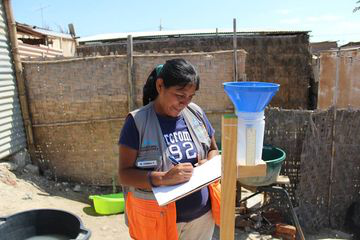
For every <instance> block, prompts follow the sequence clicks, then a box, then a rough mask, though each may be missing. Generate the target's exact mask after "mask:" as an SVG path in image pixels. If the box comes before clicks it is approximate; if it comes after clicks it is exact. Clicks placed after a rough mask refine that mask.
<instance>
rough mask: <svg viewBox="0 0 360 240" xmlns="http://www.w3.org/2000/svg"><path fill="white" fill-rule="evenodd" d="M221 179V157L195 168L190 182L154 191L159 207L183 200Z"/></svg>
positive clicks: (158, 188)
mask: <svg viewBox="0 0 360 240" xmlns="http://www.w3.org/2000/svg"><path fill="white" fill-rule="evenodd" d="M220 178H221V155H217V156H215V157H213V158H212V159H210V160H208V161H206V162H205V163H204V164H202V165H200V166H198V167H195V168H194V171H193V175H192V176H191V178H190V180H189V181H187V182H185V183H180V184H177V185H172V186H161V187H154V188H152V191H153V193H154V195H155V198H156V201H157V202H158V204H159V206H164V205H166V204H169V203H171V202H174V201H176V200H178V199H180V198H183V197H185V196H187V195H189V194H191V193H193V192H195V191H197V190H199V189H201V188H203V187H205V186H207V185H209V184H211V183H213V182H215V181H216V180H218V179H220Z"/></svg>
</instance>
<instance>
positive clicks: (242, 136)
mask: <svg viewBox="0 0 360 240" xmlns="http://www.w3.org/2000/svg"><path fill="white" fill-rule="evenodd" d="M236 115H237V117H238V127H237V161H236V162H237V165H238V166H240V165H242V166H244V165H245V166H254V165H257V164H260V163H261V155H262V149H263V143H264V130H265V120H264V119H265V116H264V111H261V112H237V113H236Z"/></svg>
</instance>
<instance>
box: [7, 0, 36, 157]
mask: <svg viewBox="0 0 360 240" xmlns="http://www.w3.org/2000/svg"><path fill="white" fill-rule="evenodd" d="M3 5H4V9H5V15H6V21H7V27H8V31H9V37H10V43H11V51H12V58H13V61H14V65H15V77H16V84H17V90H18V95H19V101H20V107H21V114H22V118H23V121H24V127H25V132H26V141H27V145H28V150H29V153H30V156H31V159H32V161H33V162H34V161H36V155H35V144H34V136H33V128H32V123H31V118H30V113H29V104H28V100H27V96H26V87H25V79H24V74H23V70H22V69H23V68H22V64H21V60H20V54H19V46H18V42H17V32H16V23H15V20H14V16H13V12H12V8H11V5H10V0H3Z"/></svg>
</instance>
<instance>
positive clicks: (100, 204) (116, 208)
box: [89, 193, 125, 215]
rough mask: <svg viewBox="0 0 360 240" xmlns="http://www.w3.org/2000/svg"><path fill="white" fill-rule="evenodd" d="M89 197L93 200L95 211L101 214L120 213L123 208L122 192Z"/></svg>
mask: <svg viewBox="0 0 360 240" xmlns="http://www.w3.org/2000/svg"><path fill="white" fill-rule="evenodd" d="M89 199H91V200H93V201H94V208H95V212H97V213H98V214H101V215H110V214H116V213H122V212H124V209H125V200H124V194H123V193H115V194H105V195H91V196H89Z"/></svg>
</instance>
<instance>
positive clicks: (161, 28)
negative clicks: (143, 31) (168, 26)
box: [159, 18, 163, 31]
mask: <svg viewBox="0 0 360 240" xmlns="http://www.w3.org/2000/svg"><path fill="white" fill-rule="evenodd" d="M161 30H163V26H162V25H161V18H160V26H159V31H161Z"/></svg>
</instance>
